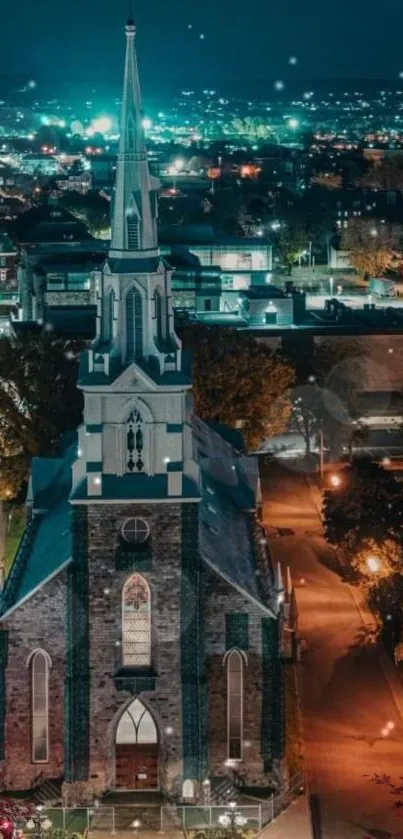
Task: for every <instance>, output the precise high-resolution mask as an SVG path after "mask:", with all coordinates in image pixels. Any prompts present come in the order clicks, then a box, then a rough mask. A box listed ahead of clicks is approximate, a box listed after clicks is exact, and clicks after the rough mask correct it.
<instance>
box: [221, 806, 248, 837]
mask: <svg viewBox="0 0 403 839" xmlns="http://www.w3.org/2000/svg"><path fill="white" fill-rule="evenodd" d="M247 822H248V819H247V818H246V816H244V815H242V813H241V812H240V811H239V810H238V808H237V805H236V801H230V802H229V804H228V810H226V811H225V813H222V814H221V816H219V817H218V823H219V825H221V827H224V828H226V829H228V833H229V836H231V837H235V836H236V835H237V829H238V827H245V825H246V824H247Z"/></svg>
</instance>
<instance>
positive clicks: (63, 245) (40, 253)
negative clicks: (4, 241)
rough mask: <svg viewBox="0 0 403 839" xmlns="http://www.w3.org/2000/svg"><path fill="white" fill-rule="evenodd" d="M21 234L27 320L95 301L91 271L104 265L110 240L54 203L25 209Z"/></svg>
mask: <svg viewBox="0 0 403 839" xmlns="http://www.w3.org/2000/svg"><path fill="white" fill-rule="evenodd" d="M16 235H17V239H18V241H19V245H20V252H21V259H20V265H19V269H18V287H19V295H20V304H21V319H22V320H23V321H26V320H46V309H47V307H52V306H77V305H79V306H89V305H91V304H92V303H94V301H95V292H94V282H93V280H92V272H93V271H94V270H95V269H96V268H99V266H100V265H101V264H102V262H103V259H104V257H105V248H106V244H107V243H105V242H103V241H102V240H100V239H95V238H94V237H93V236H91V235H90V233H88V230H87V228H86V227H85V225H84V224H83V223H82V222H81V221H78V220H77V219H76V218H75V217H74V216H73V215H72V214H71V213H69V212H67V211H66V210H64V209H62V208H61V207H58V206H57V205H54V204H45V205H42V206H40V207H33V208H32V209H31V210H28V211H27V212H26V213H24V214H23V215H22V216H21V218H20V219H19V220H18V223H17V227H16Z"/></svg>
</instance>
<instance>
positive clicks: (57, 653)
mask: <svg viewBox="0 0 403 839" xmlns="http://www.w3.org/2000/svg"><path fill="white" fill-rule="evenodd" d="M65 582H66V575H65V572H62V574H60V575H59V576H58V577H56V578H55V579H53V580H51V581H50V582H49V583H48V584H47V585H46V586H45V587H44V588H42V589H41V590H40V591H38V592H37V594H35V595H34V596H33V597H32V598H31V599H30V600H28V601H27V602H26V603H25V604H23V605H22V606H20V607H19V609H17V610H16V611H15V612H14V613H13V614H12V615H10V617H9V618H8V619H7V620H6V621H5V625H6V628H8V630H9V648H8V666H7V670H6V695H7V717H6V743H5V753H6V754H5V757H6V759H5V765H4V766H3V767H2V769H3V777H4V785H5V787H6V789H28V788H29V787H30V786H31V785H33V784H34V782H35V779H36V778H37V777H38V776H39V775H40V774H42V775H43V777H45V778H58V777H60V776H61V775H62V774H63V740H64V734H63V732H64V668H65V619H66V589H65ZM38 648H41V649H43V650H45V651H46V652H47V653H48V654H49V656H50V658H51V661H52V667H51V669H50V674H49V762H48V763H41V764H39V763H32V755H31V671H30V668H29V666H28V664H27V662H28V659H29V656H30V655H31V653H33V652H34V650H36V649H38Z"/></svg>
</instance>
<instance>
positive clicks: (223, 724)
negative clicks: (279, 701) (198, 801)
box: [204, 574, 276, 785]
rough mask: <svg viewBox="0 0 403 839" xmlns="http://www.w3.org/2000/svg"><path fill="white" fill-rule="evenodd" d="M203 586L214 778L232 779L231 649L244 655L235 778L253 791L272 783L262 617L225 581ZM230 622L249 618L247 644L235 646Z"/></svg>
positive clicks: (207, 582) (208, 581) (210, 579)
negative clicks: (266, 749) (266, 746)
mask: <svg viewBox="0 0 403 839" xmlns="http://www.w3.org/2000/svg"><path fill="white" fill-rule="evenodd" d="M204 585H205V591H206V595H205V596H206V600H205V621H204V627H205V651H206V666H207V673H208V694H209V706H208V744H209V767H210V773H211V775H212V776H220V775H223V776H225V775H227V774H228V765H227V764H226V761H227V760H228V744H227V669H226V666H225V663H226V653H228V651H229V650H231V649H233V648H235V649H242V651H243V652H244V667H243V679H244V691H243V737H244V742H243V760H242V761H241V762H239V764H237V766H236V774H237V775H238V776H239V777H240V778H241V779H242V780H244V781H247V782H248V784H250V785H253V784H257V785H264V784H265V783H267V781H268V774H267V766H265V764H264V759H263V747H262V726H263V716H262V711H263V707H262V703H263V667H262V613H261V610H260V609H259V608H258V607H257V606H255V605H254V604H253V603H251V601H250V600H249V599H247V598H246V597H243V596H242V595H241V594H238V593H237V592H234V590H233V588H231V586H229V585H228V584H227V583H225V582H224V581H223V580H219V579H217V578H215V577H213V576H212V575H209V574H207V575H206V578H205V583H204ZM228 616H233V618H234V619H235V620H236V619H237V618H239V616H245V618H246V620H245V624H246V626H247V631H246V633H245V634H246V639H245V641H246V643H245V642H243V643H242V644H241V645H240V644H238V645H237V646H235V645H233V643H232V641H233V640H235V639H233V638H231V637H230V635H229V632H228V625H227V626H226V624H228ZM268 620H269V619H268ZM273 623H276V622H275V621H273ZM270 717H271V714H270Z"/></svg>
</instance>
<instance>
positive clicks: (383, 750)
mask: <svg viewBox="0 0 403 839" xmlns="http://www.w3.org/2000/svg"><path fill="white" fill-rule="evenodd" d="M262 490H263V514H264V520H265V524H266V525H267V526H268V528H269V531H268V532H269V534H270V545H271V550H272V554H273V558H274V559H275V560H279V561H280V562H281V563H282V565H283V567H284V568H285V566H286V565H289V566H290V567H291V573H292V578H293V582H294V585H295V587H296V596H297V604H298V610H299V629H300V635H301V637H302V638H305V639H306V641H307V654H306V656H305V658H304V660H303V662H302V663H301V665H300V680H301V685H300V687H301V708H302V717H303V737H304V742H305V756H306V770H307V783H308V793H309V794H310V795H311V796H313V801H314V804H315V809H316V811H317V820H318V813H319V821H318V824H319V830H318V833H317V836H315V839H356V838H357V839H363V838H364V837H375V838H376V839H386V837H390V836H397V835H403V819H399V818H397V816H396V812H395V810H394V808H393V800H394V799H393V798H392V796H391V795H390V794H389V793H388V791H387V789H386V788H385V787H384V786H378V785H373V784H371V783H370V781H369V778H370V777H371V776H372V775H373V774H374V773H378V774H383V773H385V774H387V775H391V776H392V777H393V778H395V779H396V780H398V779H399V776H403V747H402V734H403V722H402V719H401V716H400V714H399V711H398V709H397V707H396V703H395V701H394V698H393V694H392V690H391V687H390V685H389V683H388V680H387V678H386V677H385V675H384V670H383V669H382V666H381V662H380V658H379V654H378V651H377V648H376V647H375V646H374V644H373V643H372V641H371V634H370V632H369V631H368V629H367V628H366V624H365V621H364V620H363V613H362V612H360V610H359V608H358V606H357V604H356V602H355V600H354V598H353V596H352V593H351V589H350V587H349V586H348V585H347V584H346V583H345V582H342V580H341V579H340V577H339V575H338V574H337V573H336V571H335V570H334V569H337V565H335V559H334V556H333V553H332V551H331V549H329V547H328V546H327V545H326V543H325V542H324V540H323V539H322V536H321V523H320V516H319V513H318V509H317V507H316V506H315V505H316V504H317V503H318V500H319V499H318V498H317V497H316V495H315V491H313V492H312V490H311V488H310V486H309V484H308V483H307V481H306V478H305V476H304V475H303V474H301V473H299V472H297V471H294V470H293V469H292V468H291V466H290V464H287V466H283V465H282V466H281V467H279V466H277V465H274V466H273V465H271V466H269V467H268V468H267V469H265V473H264V477H263V486H262ZM290 531H292V534H290ZM287 533H288V534H289V535H284V534H287ZM281 534H283V535H281ZM302 580H303V581H304V582H301V581H302ZM364 617H365V613H364ZM392 676H393V668H392ZM392 687H393V683H392ZM394 687H395V692H396V688H397V691H400V684H399V683H398V681H397V680H395V685H394ZM397 695H398V696H399V693H398V694H397ZM402 700H403V696H402ZM388 722H390V723H393V725H394V728H393V729H392V730H391V732H390V734H388V736H384V735H382V733H381V731H382V729H383V728H384V727H385V725H386V724H387V723H388ZM402 798H403V795H402ZM399 831H401V832H400V834H399Z"/></svg>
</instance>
